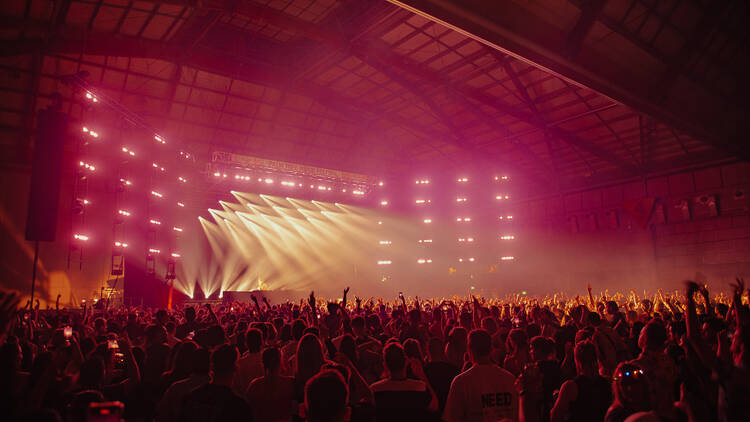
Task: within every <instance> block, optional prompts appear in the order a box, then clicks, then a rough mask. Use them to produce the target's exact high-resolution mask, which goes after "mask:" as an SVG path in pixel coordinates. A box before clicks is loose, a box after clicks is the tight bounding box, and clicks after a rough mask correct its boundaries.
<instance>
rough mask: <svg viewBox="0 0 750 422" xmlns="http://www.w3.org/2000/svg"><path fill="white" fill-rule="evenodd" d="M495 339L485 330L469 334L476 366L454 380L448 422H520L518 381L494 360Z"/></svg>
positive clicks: (447, 409)
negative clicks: (493, 343) (499, 421)
mask: <svg viewBox="0 0 750 422" xmlns="http://www.w3.org/2000/svg"><path fill="white" fill-rule="evenodd" d="M491 352H492V339H491V338H490V335H489V333H487V331H485V330H483V329H476V330H473V331H472V332H471V333H470V334H469V356H470V357H471V363H472V366H471V368H470V369H469V370H467V371H465V372H463V373H461V374H460V375H458V376H457V377H456V378H454V379H453V383H452V384H451V388H450V392H449V393H448V398H447V400H446V403H445V412H444V413H443V418H444V419H445V420H446V421H447V422H460V421H481V422H490V421H498V420H501V419H509V420H512V421H517V420H518V390H517V389H516V386H515V382H516V378H515V377H514V376H513V374H511V373H510V372H508V371H506V370H505V369H503V368H500V367H498V366H497V365H495V364H494V363H492V360H491V359H490V353H491Z"/></svg>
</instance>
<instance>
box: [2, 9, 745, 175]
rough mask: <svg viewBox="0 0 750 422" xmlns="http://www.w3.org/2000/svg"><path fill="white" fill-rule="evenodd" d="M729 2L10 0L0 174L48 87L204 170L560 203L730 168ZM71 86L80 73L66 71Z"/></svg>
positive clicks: (741, 149) (737, 14)
mask: <svg viewBox="0 0 750 422" xmlns="http://www.w3.org/2000/svg"><path fill="white" fill-rule="evenodd" d="M748 15H749V14H748V7H747V6H746V4H745V2H744V1H740V0H734V1H723V2H711V1H695V0H668V1H656V0H651V1H647V0H609V1H602V0H588V1H585V0H570V1H562V0H544V1H542V0H539V1H530V0H526V1H523V0H518V1H507V0H506V1H496V2H481V1H477V0H424V1H419V0H412V1H403V2H401V1H392V2H388V1H385V0H271V1H268V0H247V1H223V0H203V1H190V0H185V1H180V0H167V1H128V0H87V1H78V0H59V1H50V0H26V1H15V2H4V3H3V4H2V5H0V22H1V27H2V31H1V32H0V39H2V41H0V46H2V47H0V92H2V98H1V99H0V131H1V132H2V134H3V136H2V147H3V149H4V151H6V153H5V154H3V155H4V158H3V160H4V161H5V164H13V165H26V164H28V163H29V157H30V153H29V151H30V150H31V145H32V133H33V126H34V120H33V117H31V116H32V113H31V111H34V110H37V109H39V108H43V107H46V106H47V105H49V104H50V103H51V102H52V101H53V99H55V98H57V94H60V95H61V96H62V99H63V109H64V110H65V111H68V112H69V113H70V114H71V115H72V116H74V117H81V116H83V114H84V113H85V107H86V105H85V104H84V103H83V102H82V101H81V100H80V98H78V97H77V96H76V92H75V90H74V89H73V88H72V87H71V86H70V85H67V84H66V83H65V80H66V77H68V76H70V75H73V74H79V75H83V77H84V78H85V79H86V81H87V82H88V83H89V84H90V85H91V86H92V87H94V89H96V90H97V91H98V92H101V93H102V95H106V96H107V97H108V98H111V99H113V101H116V102H117V103H118V104H121V105H122V106H123V107H126V108H127V109H128V110H130V111H132V112H134V113H136V114H138V115H139V116H140V117H142V118H143V119H144V120H145V121H147V122H148V123H149V124H150V125H152V126H153V127H154V128H157V129H158V130H159V131H160V133H164V134H166V135H167V136H168V137H169V138H170V139H178V140H179V141H180V142H182V143H183V145H185V148H186V149H188V150H189V151H191V152H193V153H194V154H195V155H196V156H198V157H200V158H202V159H204V160H207V159H208V158H209V157H210V153H211V152H213V151H233V152H237V153H244V154H250V155H255V156H260V157H264V158H271V159H278V160H285V161H291V162H297V163H302V164H308V165H314V166H320V167H327V168H333V169H341V170H349V171H357V172H360V173H366V174H373V175H385V176H397V175H400V174H405V173H408V172H410V171H412V170H413V169H415V168H421V167H429V168H451V167H457V168H458V167H462V166H465V165H467V163H480V164H482V165H488V166H497V167H503V168H508V169H510V170H512V171H513V172H515V173H517V174H519V176H521V177H524V178H526V179H527V180H529V182H530V183H531V184H533V185H534V186H537V187H538V188H539V189H547V190H562V189H575V188H582V187H586V186H592V185H594V184H598V183H605V182H612V181H617V180H626V179H631V178H639V177H644V176H647V175H649V174H653V173H654V172H660V171H665V170H673V169H682V168H694V167H699V166H705V165H711V164H712V163H717V162H724V161H731V160H746V159H747V158H748V156H750V152H748V151H749V149H748V148H746V146H745V144H746V141H745V139H746V133H747V130H746V129H748V125H749V123H748V121H747V118H746V116H747V115H748V113H747V102H746V101H745V98H746V97H747V94H748V84H747V82H746V78H747V74H748V70H749V68H750V57H749V56H748V52H750V48H748V45H747V44H748V37H747V35H748V30H747V26H746V25H744V22H747V21H748V18H750V16H748ZM81 72H83V73H81Z"/></svg>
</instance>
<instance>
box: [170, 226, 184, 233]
mask: <svg viewBox="0 0 750 422" xmlns="http://www.w3.org/2000/svg"><path fill="white" fill-rule="evenodd" d="M172 230H174V231H176V232H182V227H177V226H175V227H172Z"/></svg>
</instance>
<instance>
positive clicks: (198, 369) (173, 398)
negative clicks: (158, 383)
mask: <svg viewBox="0 0 750 422" xmlns="http://www.w3.org/2000/svg"><path fill="white" fill-rule="evenodd" d="M209 362H210V352H209V351H208V350H207V349H204V348H198V349H195V350H194V351H193V352H192V353H191V356H190V376H188V377H187V378H186V379H183V380H179V381H175V382H174V383H172V384H171V385H170V386H169V387H168V388H167V391H165V392H164V395H163V396H162V398H161V401H160V402H159V405H158V407H157V420H158V421H159V422H177V421H178V420H179V416H180V415H179V412H180V406H182V401H183V399H184V398H185V396H186V395H188V393H190V392H191V391H193V390H195V389H196V388H198V387H200V386H202V385H204V384H207V383H208V382H209V381H210V380H211V379H210V378H209V375H208V372H209V369H210V363H209Z"/></svg>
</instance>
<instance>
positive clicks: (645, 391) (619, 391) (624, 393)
mask: <svg viewBox="0 0 750 422" xmlns="http://www.w3.org/2000/svg"><path fill="white" fill-rule="evenodd" d="M612 379H613V381H612V394H613V396H614V402H613V403H612V405H611V406H610V407H609V409H608V410H607V414H606V415H605V417H604V421H605V422H624V421H625V420H626V419H627V418H628V417H629V416H631V415H633V414H634V413H637V412H644V411H649V410H651V409H652V403H653V401H652V398H651V391H650V386H649V381H648V378H647V377H646V375H645V373H644V370H643V368H641V367H640V366H638V365H636V364H633V363H621V364H620V365H619V366H618V367H617V369H615V373H614V376H613V378H612Z"/></svg>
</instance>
